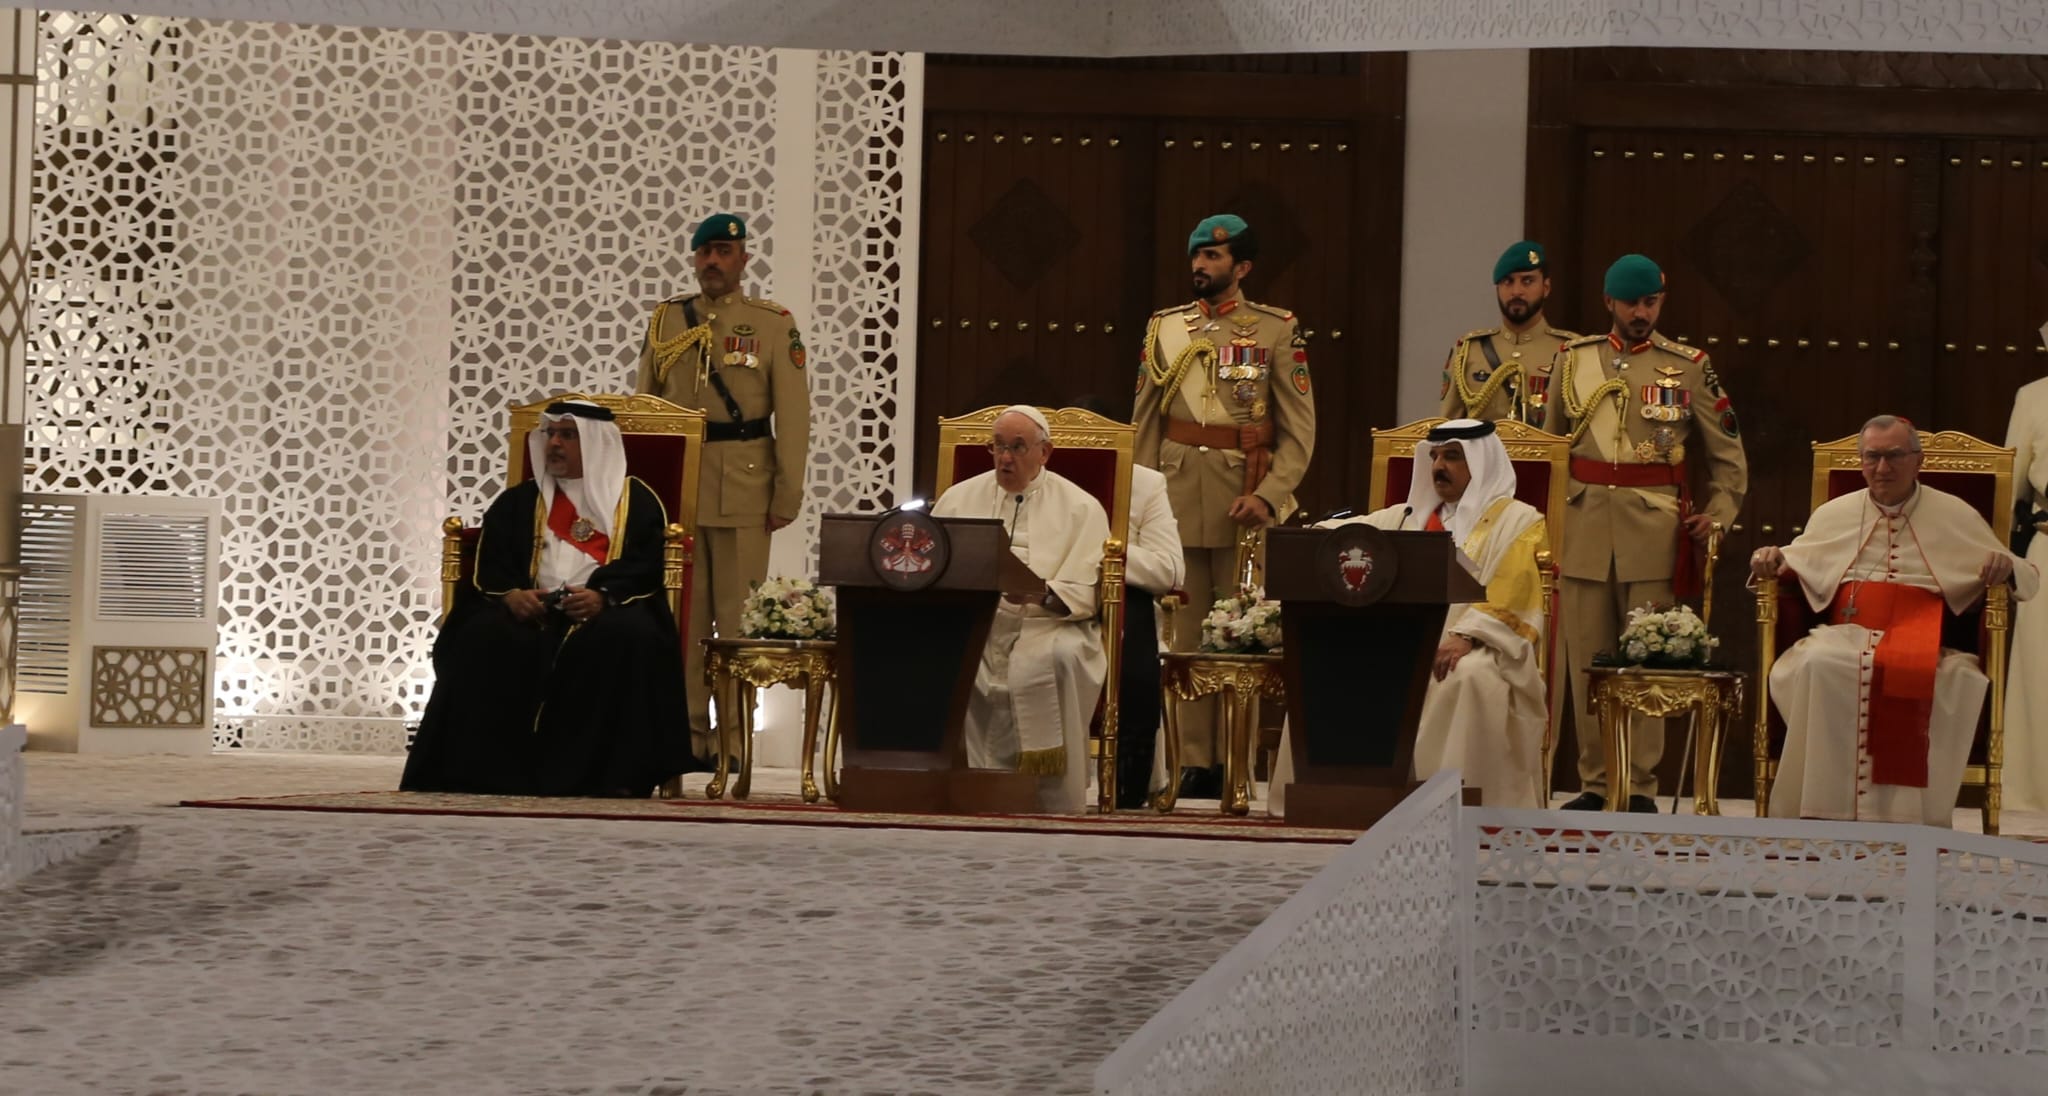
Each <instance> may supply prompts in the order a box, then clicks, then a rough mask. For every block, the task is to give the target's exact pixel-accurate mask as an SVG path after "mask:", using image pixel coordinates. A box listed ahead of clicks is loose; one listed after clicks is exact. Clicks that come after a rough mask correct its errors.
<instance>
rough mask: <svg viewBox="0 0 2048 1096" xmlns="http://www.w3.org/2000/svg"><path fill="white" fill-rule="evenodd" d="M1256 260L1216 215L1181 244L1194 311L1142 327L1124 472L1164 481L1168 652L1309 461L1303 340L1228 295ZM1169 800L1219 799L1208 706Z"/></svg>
mask: <svg viewBox="0 0 2048 1096" xmlns="http://www.w3.org/2000/svg"><path fill="white" fill-rule="evenodd" d="M1257 257H1258V240H1257V237H1256V236H1254V235H1253V233H1252V230H1251V229H1250V228H1249V227H1248V226H1246V224H1245V223H1244V221H1243V220H1242V219H1240V218H1238V217H1235V216H1232V215H1230V214H1227V213H1225V214H1219V215H1217V216H1214V217H1210V218H1208V219H1207V220H1204V221H1203V222H1202V223H1201V224H1199V225H1196V226H1195V230H1194V232H1193V233H1192V234H1191V235H1190V236H1189V237H1188V263H1189V266H1190V268H1191V271H1192V273H1191V280H1192V282H1193V286H1194V291H1195V294H1196V296H1195V299H1194V300H1192V301H1190V302H1188V303H1187V304H1183V305H1176V306H1174V307H1172V308H1166V309H1161V310H1160V311H1158V312H1156V313H1154V314H1153V316H1152V319H1151V321H1150V322H1149V323H1148V324H1147V325H1146V327H1145V348H1144V353H1143V355H1142V357H1141V359H1140V364H1139V366H1138V395H1137V403H1136V407H1135V409H1134V410H1133V411H1132V414H1131V421H1132V423H1133V424H1134V425H1136V426H1137V428H1138V451H1137V461H1138V463H1139V464H1143V465H1145V466H1147V467H1150V468H1156V469H1158V470H1159V471H1160V472H1161V473H1163V474H1164V475H1165V476H1166V496H1167V501H1168V502H1169V504H1171V505H1172V507H1173V517H1174V521H1175V522H1177V523H1178V524H1179V525H1180V539H1181V549H1182V553H1183V556H1184V558H1185V560H1186V563H1187V579H1186V589H1187V592H1188V597H1189V600H1190V602H1191V604H1189V605H1188V607H1187V608H1186V609H1185V610H1183V611H1182V612H1181V613H1180V614H1179V623H1178V625H1177V626H1176V631H1177V634H1176V635H1175V636H1174V648H1175V649H1176V650H1182V651H1191V650H1194V649H1195V648H1196V647H1197V646H1198V645H1199V643H1200V640H1201V630H1202V618H1203V617H1205V616H1207V615H1208V614H1209V607H1210V605H1211V604H1212V603H1213V602H1214V600H1215V599H1216V598H1217V597H1227V596H1229V595H1231V594H1233V593H1235V592H1236V591H1235V589H1234V587H1235V585H1236V575H1235V573H1234V572H1235V566H1234V565H1235V560H1236V552H1237V535H1238V530H1240V529H1243V528H1262V527H1264V526H1266V525H1270V524H1272V523H1274V522H1276V521H1279V520H1281V519H1284V518H1285V517H1287V515H1288V514H1289V513H1291V512H1292V511H1293V509H1294V489H1295V487H1296V486H1298V485H1299V484H1300V483H1301V477H1302V476H1303V475H1304V474H1305V473H1306V472H1307V471H1308V459H1309V454H1310V453H1311V452H1313V451H1314V449H1315V440H1316V402H1315V396H1314V393H1313V392H1312V391H1311V387H1310V384H1309V375H1308V349H1307V340H1306V339H1305V338H1304V337H1303V336H1302V334H1301V331H1300V327H1299V325H1298V324H1297V323H1296V321H1295V318H1294V313H1292V312H1289V311H1287V310H1286V309H1284V308H1275V307H1273V306H1271V305H1264V304H1255V303H1253V302H1251V301H1248V300H1245V299H1244V293H1243V289H1242V287H1241V285H1240V283H1241V282H1242V281H1243V279H1244V277H1245V275H1247V274H1249V273H1250V272H1251V269H1252V262H1253V260H1254V259H1256V258H1257ZM1181 751H1182V752H1181V759H1182V760H1181V764H1182V766H1183V769H1182V772H1181V773H1180V774H1173V773H1168V774H1167V778H1168V779H1169V780H1171V779H1177V778H1178V779H1181V788H1180V794H1182V795H1186V796H1188V797H1190V798H1215V797H1217V796H1220V795H1221V794H1222V775H1221V770H1220V768H1219V767H1218V766H1219V765H1220V762H1221V759H1222V750H1221V749H1220V748H1219V744H1218V743H1217V741H1216V720H1215V714H1214V705H1213V704H1201V705H1198V706H1197V705H1190V706H1188V708H1187V710H1186V711H1185V712H1184V713H1183V717H1182V719H1181Z"/></svg>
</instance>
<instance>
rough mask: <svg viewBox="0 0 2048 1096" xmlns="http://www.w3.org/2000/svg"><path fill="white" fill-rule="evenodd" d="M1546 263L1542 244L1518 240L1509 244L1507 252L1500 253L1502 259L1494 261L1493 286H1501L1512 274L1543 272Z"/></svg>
mask: <svg viewBox="0 0 2048 1096" xmlns="http://www.w3.org/2000/svg"><path fill="white" fill-rule="evenodd" d="M1544 261H1545V256H1544V254H1543V245H1542V244H1539V243H1537V242H1536V241H1534V240H1517V241H1515V242H1514V243H1512V244H1509V245H1508V249H1507V250H1506V251H1503V252H1501V253H1500V258H1498V259H1495V260H1494V263H1493V284H1495V285H1499V284H1500V283H1501V280H1502V279H1504V278H1506V277H1507V276H1508V275H1510V274H1520V273H1521V272H1523V271H1525V270H1541V269H1543V264H1544Z"/></svg>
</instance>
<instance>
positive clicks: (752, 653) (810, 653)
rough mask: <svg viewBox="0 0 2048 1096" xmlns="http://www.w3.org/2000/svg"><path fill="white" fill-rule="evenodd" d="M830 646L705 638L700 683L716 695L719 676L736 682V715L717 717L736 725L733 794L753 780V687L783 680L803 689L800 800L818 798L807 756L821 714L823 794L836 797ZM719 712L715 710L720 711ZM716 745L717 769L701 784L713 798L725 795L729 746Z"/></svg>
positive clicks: (742, 794)
mask: <svg viewBox="0 0 2048 1096" xmlns="http://www.w3.org/2000/svg"><path fill="white" fill-rule="evenodd" d="M834 648H835V645H834V643H833V641H831V640H829V639H707V640H705V641H704V684H705V685H707V686H709V687H710V688H711V690H712V693H711V695H713V696H717V695H718V687H719V684H720V683H721V680H723V679H728V678H729V679H732V680H733V681H735V682H736V683H737V686H738V687H737V689H736V690H735V691H736V692H737V693H738V694H739V709H740V710H739V712H738V713H737V714H738V716H739V718H737V719H734V720H726V719H724V718H721V719H719V721H718V722H719V726H720V727H730V726H733V725H735V724H737V725H738V727H739V738H740V741H739V749H738V751H737V752H738V754H739V758H740V771H739V775H738V779H737V780H736V781H735V782H734V784H733V786H732V797H733V798H734V799H745V798H746V797H747V792H748V789H749V788H750V787H751V786H752V784H753V776H754V701H755V691H756V690H757V689H765V688H768V687H769V686H771V685H788V686H790V687H792V688H797V689H801V690H803V694H804V746H803V750H804V760H803V794H804V802H806V803H816V802H817V801H818V783H817V781H816V780H815V779H813V777H812V757H813V755H815V754H816V753H817V749H818V720H819V718H820V716H823V717H824V721H825V726H826V731H825V795H826V796H827V797H829V798H831V799H834V800H837V799H838V798H839V780H838V778H837V776H836V775H835V773H834V772H833V759H834V758H835V757H836V756H837V754H838V748H839V721H838V720H837V719H836V718H834V716H835V715H836V714H837V713H836V712H834V711H833V710H832V709H833V708H835V707H836V703H835V701H836V697H835V696H834V694H833V686H834V683H835V679H834V677H833V672H832V652H833V650H834ZM722 714H723V713H721V715H722ZM718 745H719V750H718V771H717V772H714V773H713V774H712V775H711V783H710V784H709V785H707V786H706V787H705V789H704V794H705V796H706V797H708V798H711V799H719V798H722V797H723V796H724V795H725V777H726V768H725V767H726V759H727V758H728V757H729V756H731V755H732V754H733V753H734V752H735V751H734V750H733V748H732V747H733V743H732V742H731V741H729V740H726V741H720V742H719V744H718Z"/></svg>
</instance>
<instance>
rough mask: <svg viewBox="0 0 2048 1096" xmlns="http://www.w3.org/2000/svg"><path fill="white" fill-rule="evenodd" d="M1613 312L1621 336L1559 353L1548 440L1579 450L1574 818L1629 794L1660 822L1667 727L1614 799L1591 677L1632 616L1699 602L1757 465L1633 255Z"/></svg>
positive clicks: (1653, 724) (1638, 752) (1571, 562)
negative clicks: (1698, 474)
mask: <svg viewBox="0 0 2048 1096" xmlns="http://www.w3.org/2000/svg"><path fill="white" fill-rule="evenodd" d="M1603 299H1604V300H1605V301H1606V304H1607V310H1608V312H1609V314H1610V315H1611V316H1612V317H1613V321H1614V326H1613V328H1612V330H1610V331H1609V332H1608V333H1607V334H1605V335H1587V336H1585V337H1583V338H1579V339H1576V340H1574V341H1572V342H1569V343H1566V344H1565V345H1564V347H1563V348H1562V349H1560V350H1559V351H1558V352H1557V357H1556V360H1555V361H1554V362H1553V363H1552V366H1551V376H1552V377H1553V379H1554V383H1553V386H1552V392H1551V399H1550V402H1549V403H1548V405H1547V411H1546V414H1545V416H1544V420H1543V428H1544V429H1545V430H1548V431H1550V432H1551V433H1553V434H1568V435H1570V437H1571V439H1572V450H1571V476H1570V481H1569V484H1568V487H1567V492H1568V493H1567V495H1566V504H1567V506H1568V510H1567V511H1566V515H1565V527H1564V548H1563V559H1562V560H1561V566H1562V570H1563V574H1564V583H1563V590H1562V594H1563V599H1562V600H1563V607H1562V608H1563V613H1562V615H1563V619H1562V621H1561V624H1562V631H1563V634H1564V663H1565V666H1566V667H1568V668H1569V669H1570V671H1571V673H1570V680H1571V691H1572V695H1573V697H1574V703H1575V709H1576V711H1577V713H1578V724H1577V726H1578V741H1579V779H1580V782H1581V785H1582V787H1583V788H1584V791H1583V793H1582V794H1580V795H1579V796H1578V798H1576V799H1573V800H1572V801H1571V802H1569V803H1567V804H1565V807H1566V809H1570V810H1600V809H1603V808H1604V807H1606V806H1607V800H1608V797H1609V796H1610V795H1627V796H1628V804H1627V805H1628V809H1630V810H1635V811H1648V812H1654V811H1655V810H1656V809H1657V808H1656V805H1655V804H1654V803H1653V802H1652V800H1651V798H1650V797H1651V796H1654V795H1655V794H1656V791H1657V786H1656V777H1655V776H1654V775H1653V774H1652V771H1651V770H1653V769H1654V768H1655V767H1656V764H1657V760H1658V758H1660V757H1661V756H1663V753H1664V725H1663V721H1662V720H1638V721H1637V724H1636V732H1635V734H1634V736H1633V739H1632V743H1631V749H1632V751H1633V755H1634V756H1633V757H1631V758H1630V769H1631V772H1630V774H1629V776H1628V779H1627V783H1626V784H1625V785H1624V786H1622V787H1618V788H1613V789H1612V790H1610V786H1609V773H1608V772H1607V758H1606V753H1605V742H1604V740H1603V736H1602V734H1601V732H1600V727H1599V724H1598V723H1597V722H1596V721H1595V720H1594V718H1593V715H1592V713H1591V710H1590V708H1589V707H1588V705H1587V703H1586V693H1587V689H1586V670H1587V668H1588V667H1589V666H1591V665H1592V662H1593V656H1594V654H1595V653H1597V652H1600V651H1612V650H1614V649H1615V648H1616V646H1617V644H1616V640H1617V639H1618V638H1619V637H1620V635H1621V629H1622V625H1623V623H1624V622H1625V621H1626V619H1627V617H1628V611H1629V610H1630V609H1633V608H1636V607H1638V606H1642V605H1648V604H1653V603H1656V604H1664V605H1670V604H1672V603H1673V600H1674V596H1676V597H1677V598H1686V597H1692V596H1696V595H1697V594H1698V584H1699V583H1698V579H1699V574H1698V570H1697V566H1698V564H1697V560H1698V548H1699V545H1701V544H1703V543H1704V542H1705V540H1706V538H1707V534H1708V532H1709V531H1710V530H1711V529H1712V527H1713V525H1714V524H1715V523H1716V522H1718V523H1721V524H1724V525H1725V524H1727V523H1728V522H1730V521H1733V520H1734V518H1735V512H1736V510H1738V509H1740V508H1741V506H1742V497H1743V494H1744V493H1745V492H1746V491H1747V490H1748V488H1749V466H1748V463H1747V461H1746V460H1745V459H1744V457H1743V453H1742V442H1741V441H1740V440H1739V437H1738V432H1737V429H1736V423H1735V410H1734V408H1732V407H1730V406H1729V403H1728V394H1727V393H1726V392H1724V391H1722V389H1721V381H1720V379H1719V378H1718V377H1716V376H1715V375H1714V367H1713V364H1712V363H1710V362H1709V361H1707V354H1706V351H1704V350H1695V349H1693V348H1692V347H1689V346H1684V345H1681V344H1679V343H1675V342H1672V341H1671V340H1670V339H1667V338H1665V337H1664V336H1662V335H1660V334H1657V330H1656V328H1657V315H1658V313H1659V311H1660V310H1661V309H1662V308H1663V304H1664V272H1663V271H1661V270H1659V269H1658V268H1657V264H1655V263H1653V262H1651V261H1650V260H1649V259H1647V258H1644V257H1643V256H1641V255H1624V256H1622V257H1621V258H1620V259H1618V260H1616V261H1615V263H1614V265H1613V266H1612V267H1609V268H1608V271H1607V280H1606V286H1605V294H1604V298H1603ZM1699 460H1704V461H1705V462H1706V469H1705V471H1706V476H1705V480H1706V498H1705V499H1704V500H1703V501H1701V502H1699V503H1697V504H1696V503H1695V502H1694V500H1693V499H1692V498H1691V490H1690V487H1689V486H1688V484H1689V479H1688V475H1689V468H1690V466H1691V464H1692V463H1693V462H1695V461H1699ZM1681 541H1683V542H1684V543H1683V544H1681Z"/></svg>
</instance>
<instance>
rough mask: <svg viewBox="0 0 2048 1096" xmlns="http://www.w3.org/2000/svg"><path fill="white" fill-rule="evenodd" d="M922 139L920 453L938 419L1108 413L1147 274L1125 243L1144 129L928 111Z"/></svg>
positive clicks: (1127, 358)
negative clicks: (1053, 409) (1006, 409)
mask: <svg viewBox="0 0 2048 1096" xmlns="http://www.w3.org/2000/svg"><path fill="white" fill-rule="evenodd" d="M927 124H928V127H929V131H928V135H927V139H926V156H927V159H926V163H927V165H928V167H927V171H926V195H927V210H926V216H925V219H924V265H923V268H922V278H921V293H920V297H921V302H920V311H921V312H922V314H923V317H924V329H923V331H922V332H921V333H920V334H921V338H920V340H919V343H920V345H919V358H920V361H921V364H922V368H921V369H920V371H919V401H918V407H919V411H920V414H919V423H918V436H919V441H918V453H919V459H920V468H921V469H925V471H926V473H927V474H926V475H924V476H921V478H920V482H921V483H929V482H930V481H929V478H928V471H929V469H928V465H929V463H930V462H929V456H928V455H929V453H930V452H931V451H932V448H933V446H934V445H935V444H936V433H935V432H934V431H935V428H934V427H933V426H932V421H933V420H935V419H936V418H937V417H938V416H940V415H955V414H960V413H962V412H965V411H970V410H973V409H975V408H978V407H986V406H990V405H992V404H997V403H1042V404H1052V405H1059V404H1064V403H1067V402H1069V401H1071V400H1073V399H1076V398H1079V397H1081V396H1083V395H1088V394H1094V395H1098V396H1100V397H1102V398H1104V399H1105V400H1107V401H1109V403H1110V405H1111V406H1112V407H1116V406H1117V405H1118V404H1119V403H1120V402H1121V401H1122V399H1124V398H1125V397H1127V396H1128V394H1129V392H1130V376H1131V372H1132V369H1131V363H1132V362H1133V361H1134V360H1135V356H1136V354H1135V351H1132V352H1131V353H1128V354H1127V353H1125V352H1124V349H1125V345H1124V344H1125V343H1127V342H1128V341H1129V339H1130V335H1129V332H1128V331H1127V330H1125V328H1124V327H1122V326H1120V325H1118V324H1117V323H1116V321H1117V319H1118V318H1119V317H1120V316H1123V315H1125V314H1127V313H1128V312H1129V311H1130V310H1131V308H1132V307H1133V304H1132V302H1133V301H1134V300H1136V299H1138V298H1137V294H1136V291H1135V290H1134V286H1135V287H1142V286H1143V285H1145V284H1147V281H1148V280H1149V271H1145V270H1138V269H1133V268H1132V267H1131V266H1130V260H1131V258H1132V255H1131V253H1130V251H1129V249H1127V248H1124V247H1121V246H1119V244H1120V241H1121V240H1122V238H1123V236H1124V235H1125V230H1124V227H1123V224H1122V221H1123V218H1124V216H1125V211H1126V209H1127V207H1128V206H1129V205H1130V195H1131V192H1132V191H1133V189H1134V188H1135V187H1136V186H1137V185H1138V180H1140V179H1142V177H1143V174H1142V173H1141V172H1134V171H1133V166H1132V165H1133V161H1134V159H1135V158H1136V157H1135V155H1134V154H1135V152H1136V146H1135V142H1133V141H1132V140H1131V139H1130V136H1129V134H1130V133H1131V132H1133V131H1138V132H1142V131H1143V130H1144V129H1146V128H1147V127H1146V124H1145V123H1143V122H1142V121H1137V122H1128V123H1123V124H1106V123H1105V122H1104V120H1103V119H1100V118H1083V117H1078V116H1043V115H1041V116H1034V117H1031V118H1029V119H1028V120H1027V119H1022V118H1018V117H1014V116H1001V115H990V114H966V113H951V114H934V115H932V116H931V118H930V119H929V121H928V123H927Z"/></svg>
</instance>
